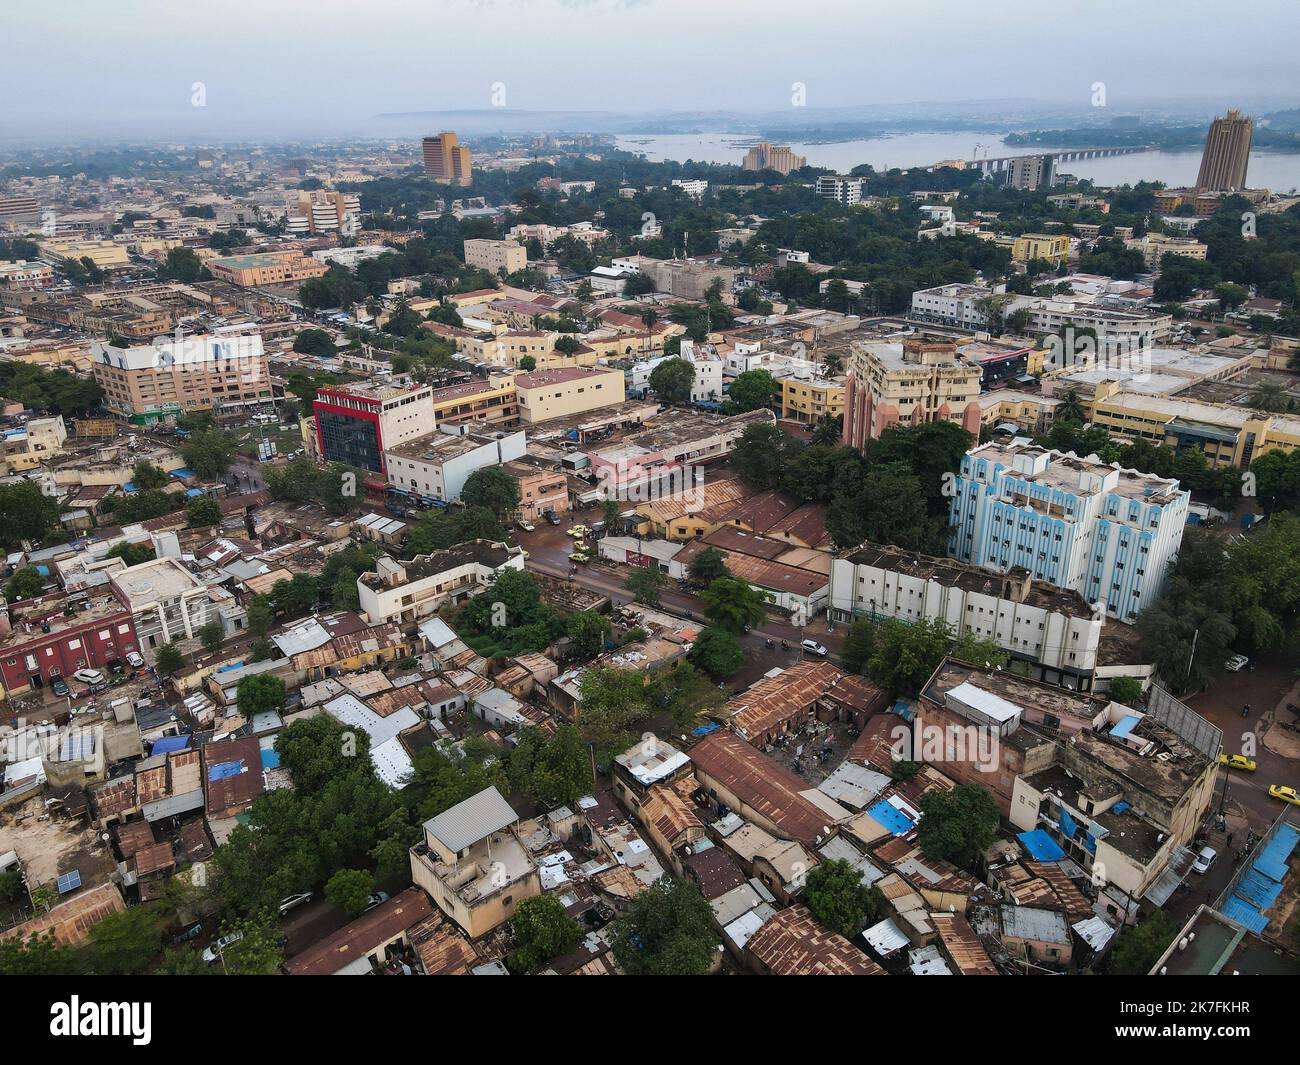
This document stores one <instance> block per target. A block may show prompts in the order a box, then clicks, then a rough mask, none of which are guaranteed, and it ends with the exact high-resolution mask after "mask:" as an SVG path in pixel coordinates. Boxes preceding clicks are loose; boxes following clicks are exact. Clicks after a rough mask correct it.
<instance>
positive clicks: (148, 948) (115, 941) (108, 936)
mask: <svg viewBox="0 0 1300 1065" xmlns="http://www.w3.org/2000/svg"><path fill="white" fill-rule="evenodd" d="M160 950H162V927H161V925H160V924H159V922H158V919H157V918H156V917H155V916H154V914H153V913H151V912H150V911H148V910H144V909H140V908H139V907H134V908H132V909H127V910H122V911H121V912H119V913H112V914H109V915H108V916H107V917H105V918H104V919H103V920H100V921H97V922H96V923H95V924H94V925H92V926H91V928H90V959H89V965H90V968H91V969H92V970H93V971H94V972H95V973H96V975H99V976H128V975H131V974H133V973H139V972H141V971H142V970H143V969H144V967H145V965H146V964H147V963H148V962H149V961H150V960H151V959H153V958H154V957H155V956H156V955H157V954H158V952H159V951H160Z"/></svg>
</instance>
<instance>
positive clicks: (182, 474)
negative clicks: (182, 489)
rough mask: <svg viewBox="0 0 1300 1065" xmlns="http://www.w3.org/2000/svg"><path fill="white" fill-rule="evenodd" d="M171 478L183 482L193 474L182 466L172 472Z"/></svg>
mask: <svg viewBox="0 0 1300 1065" xmlns="http://www.w3.org/2000/svg"><path fill="white" fill-rule="evenodd" d="M172 476H173V477H175V478H176V479H177V480H178V481H183V480H185V479H186V478H189V477H193V476H195V474H194V471H193V470H187V469H186V468H185V467H184V466H182V467H181V468H180V469H179V470H172Z"/></svg>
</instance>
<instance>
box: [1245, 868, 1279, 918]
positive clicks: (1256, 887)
mask: <svg viewBox="0 0 1300 1065" xmlns="http://www.w3.org/2000/svg"><path fill="white" fill-rule="evenodd" d="M1280 894H1282V885H1281V884H1279V883H1278V882H1277V881H1276V880H1270V879H1269V878H1268V877H1266V876H1265V875H1264V874H1263V873H1261V872H1260V871H1259V869H1258V868H1257V867H1254V866H1252V867H1251V868H1250V869H1248V870H1246V874H1245V875H1244V876H1243V877H1242V878H1241V883H1239V884H1238V885H1237V890H1236V891H1234V892H1233V895H1235V896H1236V897H1237V898H1239V899H1242V900H1243V901H1245V902H1248V903H1250V904H1251V905H1252V906H1254V907H1255V909H1257V910H1259V912H1260V913H1263V912H1265V911H1266V910H1267V909H1268V908H1269V907H1270V906H1272V905H1273V903H1275V902H1277V897H1278V896H1279V895H1280Z"/></svg>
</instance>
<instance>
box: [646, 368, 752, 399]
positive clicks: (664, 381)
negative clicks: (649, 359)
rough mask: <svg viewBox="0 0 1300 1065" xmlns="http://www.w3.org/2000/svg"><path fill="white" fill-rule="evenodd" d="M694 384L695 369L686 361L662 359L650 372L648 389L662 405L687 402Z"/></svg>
mask: <svg viewBox="0 0 1300 1065" xmlns="http://www.w3.org/2000/svg"><path fill="white" fill-rule="evenodd" d="M694 384H695V367H694V366H693V365H692V364H691V363H690V362H689V361H688V360H686V359H682V358H675V359H664V361H663V362H661V363H660V364H659V365H658V366H656V367H655V368H654V369H653V370H651V371H650V387H651V388H652V389H653V390H654V393H655V395H656V396H658V397H659V399H660V400H661V401H662V402H664V403H685V402H687V401H688V400H689V399H690V398H691V389H692V387H693V386H694ZM733 387H734V386H733Z"/></svg>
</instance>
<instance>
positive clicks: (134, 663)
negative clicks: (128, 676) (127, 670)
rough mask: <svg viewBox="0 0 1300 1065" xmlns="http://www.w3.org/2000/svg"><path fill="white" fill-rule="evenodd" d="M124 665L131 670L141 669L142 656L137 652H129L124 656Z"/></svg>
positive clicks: (142, 664) (142, 663)
mask: <svg viewBox="0 0 1300 1065" xmlns="http://www.w3.org/2000/svg"><path fill="white" fill-rule="evenodd" d="M126 664H127V665H128V666H130V667H131V668H132V669H141V668H142V667H143V666H144V655H142V654H141V653H140V652H139V651H129V652H127V656H126Z"/></svg>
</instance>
